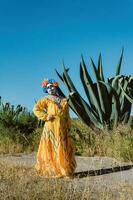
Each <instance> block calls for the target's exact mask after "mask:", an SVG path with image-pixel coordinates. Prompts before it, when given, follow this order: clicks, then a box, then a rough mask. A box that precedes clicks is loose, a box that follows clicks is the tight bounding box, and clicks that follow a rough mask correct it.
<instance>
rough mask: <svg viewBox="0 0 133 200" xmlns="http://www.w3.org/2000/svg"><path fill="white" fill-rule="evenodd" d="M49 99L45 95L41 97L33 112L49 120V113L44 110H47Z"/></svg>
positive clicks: (40, 117) (42, 118)
mask: <svg viewBox="0 0 133 200" xmlns="http://www.w3.org/2000/svg"><path fill="white" fill-rule="evenodd" d="M47 107H48V101H47V99H46V98H45V97H43V98H41V99H40V100H39V101H37V103H35V105H34V107H33V113H34V114H35V115H36V116H37V117H38V118H39V119H41V120H44V121H46V120H48V114H47V113H46V112H45V111H44V110H46V111H47Z"/></svg>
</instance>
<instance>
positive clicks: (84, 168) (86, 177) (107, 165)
mask: <svg viewBox="0 0 133 200" xmlns="http://www.w3.org/2000/svg"><path fill="white" fill-rule="evenodd" d="M0 161H6V163H7V164H8V163H10V164H13V165H21V166H22V165H24V166H27V167H33V168H34V164H35V162H36V153H31V154H23V153H19V154H14V155H0ZM76 161H77V168H76V171H75V179H78V181H79V185H80V183H81V185H84V184H86V185H90V184H92V183H93V184H98V185H100V186H103V185H107V186H108V187H115V186H118V185H119V184H132V185H133V163H131V162H130V163H123V162H120V161H117V160H116V159H113V158H109V157H82V156H76Z"/></svg>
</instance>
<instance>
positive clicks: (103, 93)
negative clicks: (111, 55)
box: [56, 49, 133, 129]
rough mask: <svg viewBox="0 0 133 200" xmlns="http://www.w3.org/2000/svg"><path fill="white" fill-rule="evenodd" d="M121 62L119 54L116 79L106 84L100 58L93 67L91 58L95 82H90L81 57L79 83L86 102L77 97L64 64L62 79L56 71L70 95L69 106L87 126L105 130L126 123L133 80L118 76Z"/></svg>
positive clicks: (128, 116) (130, 104)
mask: <svg viewBox="0 0 133 200" xmlns="http://www.w3.org/2000/svg"><path fill="white" fill-rule="evenodd" d="M122 59H123V49H122V53H121V56H120V59H119V62H118V65H117V67H116V73H115V77H113V78H111V79H110V78H107V80H106V81H105V78H104V74H103V66H102V56H101V54H100V55H99V59H98V66H97V67H96V65H95V63H94V61H93V59H92V58H91V67H92V69H93V72H94V75H95V79H96V82H93V80H92V78H91V76H90V74H89V72H88V70H87V67H86V64H85V61H84V58H83V56H81V62H80V79H81V82H82V85H83V88H84V90H85V93H86V96H87V99H88V102H87V101H85V100H84V98H83V97H82V96H81V95H80V92H78V90H77V89H76V87H75V86H74V83H73V81H72V80H71V78H70V76H69V74H68V71H69V69H68V68H66V67H65V65H64V63H63V68H64V72H63V74H62V75H60V74H59V72H58V71H57V70H56V73H57V75H58V76H59V78H60V79H61V80H62V81H63V83H64V84H65V86H66V88H67V89H68V92H69V105H70V107H71V109H72V110H73V111H74V112H75V113H76V115H77V116H78V117H79V118H80V119H81V120H82V121H83V122H84V123H85V124H87V125H88V126H91V127H92V128H93V127H97V128H100V129H102V128H104V127H105V126H107V127H109V128H110V127H112V125H114V126H117V125H118V123H119V122H123V123H127V122H128V121H129V118H130V114H131V107H132V103H133V76H124V75H120V70H121V65H122Z"/></svg>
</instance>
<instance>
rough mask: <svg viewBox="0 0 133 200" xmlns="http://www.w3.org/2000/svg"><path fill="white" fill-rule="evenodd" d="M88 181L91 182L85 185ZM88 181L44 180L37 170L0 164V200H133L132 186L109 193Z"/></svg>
mask: <svg viewBox="0 0 133 200" xmlns="http://www.w3.org/2000/svg"><path fill="white" fill-rule="evenodd" d="M86 180H88V181H86ZM87 182H89V178H85V179H84V180H81V179H79V178H75V179H72V180H65V179H45V178H44V177H40V176H38V174H37V173H36V171H35V170H34V168H28V167H24V166H21V167H18V166H13V165H10V166H7V164H5V163H0V199H1V200H6V199H8V200H19V199H20V200H35V199H36V200H39V199H40V200H42V199H44V200H51V199H52V200H87V199H88V200H118V199H119V200H132V199H133V186H130V185H119V186H118V187H117V188H113V189H110V188H109V187H108V186H102V187H101V186H100V185H98V184H97V183H95V182H93V183H92V184H89V185H87V184H86V183H87ZM83 183H85V184H83Z"/></svg>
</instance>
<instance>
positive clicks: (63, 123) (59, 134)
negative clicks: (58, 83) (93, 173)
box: [33, 95, 77, 177]
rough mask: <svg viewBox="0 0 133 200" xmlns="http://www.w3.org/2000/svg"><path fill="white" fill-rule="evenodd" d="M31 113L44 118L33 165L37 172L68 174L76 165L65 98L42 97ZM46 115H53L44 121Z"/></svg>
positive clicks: (51, 174)
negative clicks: (59, 99)
mask: <svg viewBox="0 0 133 200" xmlns="http://www.w3.org/2000/svg"><path fill="white" fill-rule="evenodd" d="M33 112H34V114H35V115H36V116H37V117H38V118H39V119H41V120H44V121H45V124H44V128H43V132H42V135H41V139H40V143H39V148H38V152H37V162H36V164H35V168H36V170H37V171H38V173H39V174H40V175H44V176H45V175H46V176H48V177H49V176H55V175H63V176H69V175H72V174H73V173H74V171H75V169H76V167H77V163H76V160H75V146H74V143H73V139H72V137H71V134H70V125H71V120H70V116H69V106H68V102H67V100H66V98H61V102H60V103H58V102H57V101H56V100H55V99H54V98H53V97H52V95H47V96H45V97H42V98H41V99H40V100H39V101H38V102H37V103H35V105H34V108H33ZM48 114H51V115H53V116H54V119H53V120H47V117H48Z"/></svg>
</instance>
